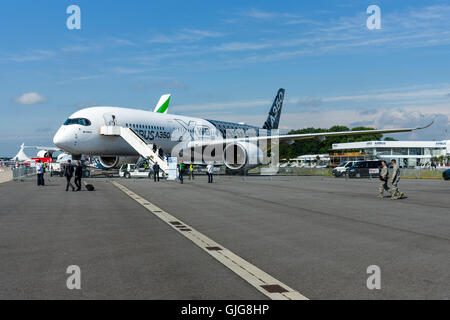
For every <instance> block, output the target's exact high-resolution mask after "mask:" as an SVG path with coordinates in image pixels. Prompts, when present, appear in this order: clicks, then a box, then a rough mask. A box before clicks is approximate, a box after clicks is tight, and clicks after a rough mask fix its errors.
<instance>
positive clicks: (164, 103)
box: [153, 94, 171, 113]
mask: <svg viewBox="0 0 450 320" xmlns="http://www.w3.org/2000/svg"><path fill="white" fill-rule="evenodd" d="M170 97H171V95H170V94H165V95H163V96H161V98H159V101H158V104H157V105H156V107H155V110H154V111H153V112H157V113H167V109H169V103H170Z"/></svg>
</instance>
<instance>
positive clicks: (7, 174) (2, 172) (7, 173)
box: [0, 168, 13, 183]
mask: <svg viewBox="0 0 450 320" xmlns="http://www.w3.org/2000/svg"><path fill="white" fill-rule="evenodd" d="M12 178H13V176H12V171H11V169H9V168H6V169H0V183H4V182H8V181H11V180H12Z"/></svg>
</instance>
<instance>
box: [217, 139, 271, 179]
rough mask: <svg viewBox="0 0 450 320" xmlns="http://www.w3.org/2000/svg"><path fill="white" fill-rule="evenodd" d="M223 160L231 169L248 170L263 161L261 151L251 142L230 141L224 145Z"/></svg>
mask: <svg viewBox="0 0 450 320" xmlns="http://www.w3.org/2000/svg"><path fill="white" fill-rule="evenodd" d="M223 162H224V164H225V166H226V167H227V168H228V169H229V170H231V171H235V172H238V171H242V170H248V169H251V168H254V167H257V166H259V165H260V164H261V163H262V162H263V152H262V150H261V149H260V148H258V146H256V145H255V144H253V143H249V142H248V143H247V142H244V143H241V142H238V143H232V144H228V145H226V146H225V149H224V151H223Z"/></svg>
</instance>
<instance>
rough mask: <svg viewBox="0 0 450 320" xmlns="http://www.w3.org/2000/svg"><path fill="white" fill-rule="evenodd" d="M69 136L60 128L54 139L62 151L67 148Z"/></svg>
mask: <svg viewBox="0 0 450 320" xmlns="http://www.w3.org/2000/svg"><path fill="white" fill-rule="evenodd" d="M67 142H68V140H67V135H65V134H64V130H63V128H60V129H59V130H58V132H57V133H56V134H55V136H54V137H53V143H54V144H55V146H57V147H58V148H60V149H64V147H65V146H67Z"/></svg>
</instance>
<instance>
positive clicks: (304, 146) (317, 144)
mask: <svg viewBox="0 0 450 320" xmlns="http://www.w3.org/2000/svg"><path fill="white" fill-rule="evenodd" d="M362 130H374V129H373V128H368V127H356V128H353V129H349V128H348V127H346V126H338V125H336V126H333V127H331V128H329V129H324V128H304V129H300V130H293V131H291V132H289V134H307V133H323V132H342V131H362ZM382 138H383V135H382V134H376V135H373V134H367V135H359V136H331V137H327V138H325V139H323V140H321V139H308V140H298V141H296V142H295V143H293V144H291V145H287V144H280V157H281V158H282V159H293V158H296V157H298V156H302V155H305V154H325V153H328V151H329V150H331V149H332V146H333V144H335V143H346V142H360V141H372V140H377V141H379V140H381V139H382Z"/></svg>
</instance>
